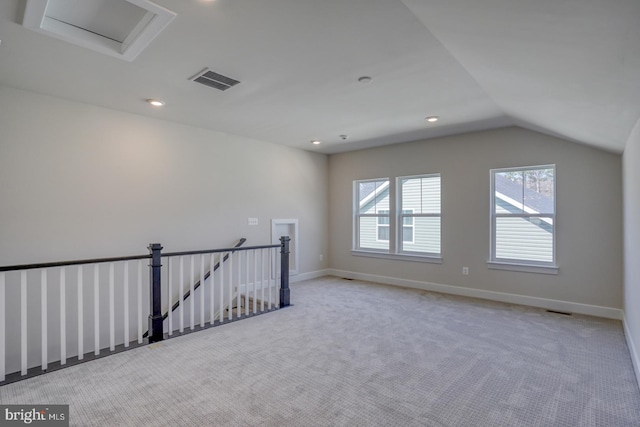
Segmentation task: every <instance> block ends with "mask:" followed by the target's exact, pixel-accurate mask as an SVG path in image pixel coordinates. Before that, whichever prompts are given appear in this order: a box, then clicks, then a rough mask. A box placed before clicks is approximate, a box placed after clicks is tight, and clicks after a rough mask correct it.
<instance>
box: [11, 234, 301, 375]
mask: <svg viewBox="0 0 640 427" xmlns="http://www.w3.org/2000/svg"><path fill="white" fill-rule="evenodd" d="M243 243H244V242H243ZM278 249H279V250H278ZM149 251H150V253H149V254H148V255H136V256H127V257H114V258H97V259H85V260H76V261H63V262H51V263H42V264H26V265H15V266H6V267H0V385H4V384H9V383H11V382H15V381H19V380H22V379H26V378H30V377H33V376H36V375H40V374H42V373H46V372H51V371H55V370H58V369H61V368H64V367H67V366H72V365H75V364H78V363H82V362H84V361H87V360H92V359H96V358H100V357H104V356H107V355H110V354H114V353H117V352H120V351H124V350H127V349H130V348H134V347H137V346H140V345H145V344H148V343H152V342H157V341H160V340H162V339H165V338H169V337H171V336H172V335H174V333H176V332H180V333H186V332H191V331H194V330H200V329H203V328H208V327H212V326H218V325H221V324H225V323H228V322H230V321H235V320H239V319H242V318H246V317H250V316H254V315H257V314H261V313H265V312H269V311H272V310H275V309H278V308H281V307H286V306H288V305H290V294H289V293H290V291H289V267H288V263H289V259H288V257H289V237H286V236H285V237H281V238H280V244H276V245H263V246H252V247H238V246H236V247H233V248H225V249H211V250H204V251H189V252H173V253H162V245H160V244H157V243H156V244H151V245H150V246H149ZM198 256H199V259H200V260H199V262H195V261H196V258H198ZM216 257H218V259H217V262H216ZM145 259H148V260H150V263H149V269H148V270H146V269H143V268H142V262H143V260H145ZM176 259H177V260H178V262H179V265H180V268H179V269H178V270H174V269H173V268H172V264H173V261H174V260H176ZM185 259H188V260H189V261H190V271H189V272H190V275H189V277H188V278H187V276H186V275H185V271H184V260H185ZM163 260H164V261H165V262H166V268H164V269H163V265H162V262H163ZM225 261H227V262H228V264H229V265H228V266H226V267H225V265H226V264H227V262H225ZM132 264H133V268H130V267H131V266H132ZM196 264H197V265H198V267H199V271H200V281H199V282H197V281H196V280H193V279H195V271H196V270H195V265H196ZM212 266H213V267H212ZM207 267H208V272H209V276H207V275H206V274H205V271H207ZM38 272H39V274H38ZM38 276H39V280H38ZM178 279H179V281H178ZM278 279H279V280H278ZM163 280H164V281H163ZM33 282H36V283H33ZM144 282H147V283H149V286H148V289H147V290H146V292H143V288H144V287H145V286H144V285H143V283H144ZM277 282H279V292H278V286H277ZM185 283H188V286H189V293H188V296H189V298H188V300H189V305H188V308H187V309H186V310H185V306H186V304H185V298H186V296H185V295H186V294H185V292H184V285H185ZM38 284H39V286H37V285H38ZM174 284H177V285H178V286H177V289H173V285H174ZM196 284H198V286H196ZM91 285H92V286H91ZM130 285H131V286H130ZM196 290H197V292H196ZM174 291H179V292H178V294H177V296H178V303H177V304H178V306H177V310H178V312H179V313H175V312H174V304H172V301H175V298H174V295H173V293H174ZM180 296H182V297H180ZM205 297H207V300H205ZM163 299H164V301H165V306H166V307H167V310H166V311H165V312H166V315H165V312H163V309H162V307H163ZM207 301H208V302H209V304H205V302H207ZM196 303H197V304H198V305H197V306H196ZM207 307H208V309H207ZM147 308H148V309H147ZM185 312H186V313H185ZM196 312H197V314H199V318H200V324H199V326H198V327H196V326H195V322H194V320H195V314H196ZM178 314H179V316H178V319H173V318H174V316H177V315H178ZM186 314H188V315H189V319H190V321H189V330H188V331H185V330H184V327H183V326H184V321H185V315H186ZM145 317H146V318H147V319H148V320H147V321H148V331H149V336H148V338H145V337H144V333H143V330H144V326H143V325H144V319H145ZM173 320H177V321H178V323H179V324H180V326H181V327H180V328H179V330H178V331H176V330H175V326H174V322H173ZM132 338H133V339H132ZM107 343H108V345H107ZM87 349H90V350H91V351H89V352H86V350H87Z"/></svg>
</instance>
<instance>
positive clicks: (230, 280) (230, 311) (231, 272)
mask: <svg viewBox="0 0 640 427" xmlns="http://www.w3.org/2000/svg"><path fill="white" fill-rule="evenodd" d="M232 318H233V252H229V316H228V319H229V320H231V319H232Z"/></svg>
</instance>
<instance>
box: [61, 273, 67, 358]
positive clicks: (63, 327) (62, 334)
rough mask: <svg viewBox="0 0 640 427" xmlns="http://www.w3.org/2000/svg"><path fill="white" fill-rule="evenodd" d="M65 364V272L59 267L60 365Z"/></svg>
mask: <svg viewBox="0 0 640 427" xmlns="http://www.w3.org/2000/svg"><path fill="white" fill-rule="evenodd" d="M66 363H67V272H66V271H65V268H64V267H60V364H61V365H66Z"/></svg>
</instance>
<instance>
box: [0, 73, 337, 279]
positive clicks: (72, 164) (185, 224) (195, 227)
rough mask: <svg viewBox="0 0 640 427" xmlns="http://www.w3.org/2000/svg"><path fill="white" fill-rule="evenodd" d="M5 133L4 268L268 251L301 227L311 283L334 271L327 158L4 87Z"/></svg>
mask: <svg viewBox="0 0 640 427" xmlns="http://www.w3.org/2000/svg"><path fill="white" fill-rule="evenodd" d="M166 108H171V106H170V105H168V106H167V107H166ZM158 116H159V117H161V116H162V111H161V110H160V111H158ZM0 129H2V135H1V137H0V153H1V155H0V182H2V185H0V265H7V264H14V263H33V262H44V261H57V260H64V259H76V258H87V257H91V258H92V257H102V256H117V255H128V254H132V255H133V254H140V253H145V252H146V246H147V244H148V243H150V242H160V243H162V244H163V245H164V246H165V250H167V251H174V250H190V249H199V248H202V249H204V248H213V247H226V246H228V245H231V244H232V243H234V242H235V241H236V240H237V239H238V238H240V237H247V238H248V244H265V243H269V242H270V241H271V236H270V234H271V224H270V221H271V219H273V218H298V219H299V233H300V236H299V242H300V248H299V251H300V252H299V253H300V260H299V266H298V269H299V271H300V272H301V273H306V272H313V271H316V270H321V269H324V268H326V258H325V261H323V262H321V261H319V259H320V254H326V251H327V234H328V232H327V224H328V219H327V204H328V201H327V199H328V195H327V194H328V193H327V191H328V178H327V156H326V155H321V154H316V153H310V152H306V151H302V150H296V149H291V148H287V147H284V146H279V145H274V144H269V143H265V142H260V141H255V140H249V139H243V138H239V137H235V136H231V135H226V134H222V133H217V132H212V131H209V130H204V129H199V128H194V127H189V126H183V125H179V124H175V123H171V122H167V121H162V120H154V119H150V118H146V117H142V116H137V115H133V114H128V113H122V112H117V111H113V110H108V109H104V108H99V107H94V106H90V105H86V104H80V103H75V102H69V101H65V100H62V99H58V98H52V97H47V96H41V95H36V94H33V93H30V92H25V91H21V90H16V89H12V88H7V87H1V86H0ZM249 217H252V218H258V219H259V225H258V226H248V225H247V219H248V218H249Z"/></svg>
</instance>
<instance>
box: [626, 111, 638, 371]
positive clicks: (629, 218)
mask: <svg viewBox="0 0 640 427" xmlns="http://www.w3.org/2000/svg"><path fill="white" fill-rule="evenodd" d="M623 172H624V173H623V177H624V261H625V262H624V313H625V326H626V332H627V338H628V342H630V344H631V345H630V350H631V352H632V358H633V362H634V365H635V368H636V375H637V377H638V381H639V382H640V353H639V351H640V121H638V123H637V124H636V127H635V129H634V130H633V132H632V133H631V136H630V137H629V141H628V142H627V146H626V148H625V150H624V155H623Z"/></svg>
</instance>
